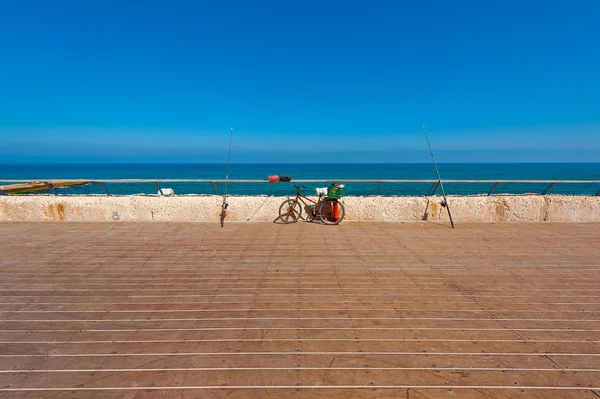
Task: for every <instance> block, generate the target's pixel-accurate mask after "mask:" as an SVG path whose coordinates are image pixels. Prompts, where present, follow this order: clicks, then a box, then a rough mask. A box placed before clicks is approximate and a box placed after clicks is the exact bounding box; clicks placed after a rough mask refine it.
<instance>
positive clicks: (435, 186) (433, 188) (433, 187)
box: [427, 180, 440, 196]
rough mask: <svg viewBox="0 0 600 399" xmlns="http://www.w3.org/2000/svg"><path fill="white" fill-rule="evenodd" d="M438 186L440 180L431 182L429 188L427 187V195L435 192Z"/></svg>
mask: <svg viewBox="0 0 600 399" xmlns="http://www.w3.org/2000/svg"><path fill="white" fill-rule="evenodd" d="M439 187H440V181H439V180H438V181H436V182H435V183H433V184H432V185H431V188H430V189H429V194H427V196H432V195H434V194H435V192H436V191H437V190H438V188H439Z"/></svg>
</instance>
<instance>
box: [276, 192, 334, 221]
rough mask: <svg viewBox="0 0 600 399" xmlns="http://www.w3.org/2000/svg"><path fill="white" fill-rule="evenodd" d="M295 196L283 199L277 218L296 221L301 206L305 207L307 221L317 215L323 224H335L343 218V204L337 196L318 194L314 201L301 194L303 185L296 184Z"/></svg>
mask: <svg viewBox="0 0 600 399" xmlns="http://www.w3.org/2000/svg"><path fill="white" fill-rule="evenodd" d="M294 187H295V188H296V197H295V198H294V199H291V198H290V199H287V200H285V201H284V202H283V203H282V204H281V206H280V207H279V219H280V220H281V221H282V222H283V223H285V224H289V223H296V222H297V221H298V220H299V219H300V218H301V217H302V206H301V205H300V203H302V204H303V205H304V207H305V208H306V209H307V211H308V212H307V213H308V218H307V221H313V220H315V219H316V218H317V217H318V218H319V219H320V220H321V221H322V222H323V223H325V224H328V225H337V224H340V222H341V221H342V220H343V219H344V215H345V213H346V212H345V210H344V205H342V203H341V202H339V201H338V199H337V198H330V197H327V196H324V195H323V194H322V193H321V194H319V198H318V200H317V201H314V200H312V199H310V198H308V197H307V196H305V195H303V194H302V189H304V188H306V187H305V186H297V185H295V184H294Z"/></svg>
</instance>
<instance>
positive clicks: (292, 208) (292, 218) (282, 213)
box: [279, 199, 302, 224]
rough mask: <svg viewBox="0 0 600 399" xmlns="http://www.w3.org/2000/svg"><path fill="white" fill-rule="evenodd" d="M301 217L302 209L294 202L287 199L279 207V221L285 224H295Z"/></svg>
mask: <svg viewBox="0 0 600 399" xmlns="http://www.w3.org/2000/svg"><path fill="white" fill-rule="evenodd" d="M300 215H302V207H301V206H300V203H298V202H296V200H293V199H289V200H286V201H284V202H283V204H281V206H280V207H279V219H280V220H281V221H282V222H283V223H285V224H289V223H296V222H297V221H298V220H299V219H300Z"/></svg>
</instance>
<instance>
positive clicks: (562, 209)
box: [0, 195, 600, 222]
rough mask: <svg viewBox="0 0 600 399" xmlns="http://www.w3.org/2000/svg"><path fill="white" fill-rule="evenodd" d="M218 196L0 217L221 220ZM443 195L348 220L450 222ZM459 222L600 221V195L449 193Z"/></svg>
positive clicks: (263, 207) (249, 201)
mask: <svg viewBox="0 0 600 399" xmlns="http://www.w3.org/2000/svg"><path fill="white" fill-rule="evenodd" d="M285 199H286V198H285V197H229V200H228V201H229V209H228V214H227V218H226V220H227V221H250V222H265V221H273V220H274V219H275V218H277V216H278V211H279V205H280V204H281V203H282V202H283V201H284V200H285ZM221 201H222V198H221V197H219V196H176V197H157V196H145V195H133V196H123V197H105V196H56V197H55V196H51V195H29V196H0V221H52V220H65V221H113V220H114V221H153V220H156V221H186V222H217V221H218V220H219V216H220V212H221ZM440 202H441V198H440V197H430V198H426V197H344V198H343V204H344V207H345V209H346V218H345V220H347V221H352V220H372V221H417V220H423V219H425V218H426V219H427V220H441V221H447V220H448V215H447V213H446V211H445V209H444V208H443V207H442V206H441V205H440ZM448 202H449V204H450V209H451V211H452V216H453V218H454V221H455V222H461V221H462V222H497V221H511V222H517V221H527V222H538V221H568V222H591V221H594V222H600V197H591V196H561V195H546V196H541V195H522V196H506V195H499V196H491V197H487V196H474V197H448Z"/></svg>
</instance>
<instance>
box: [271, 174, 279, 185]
mask: <svg viewBox="0 0 600 399" xmlns="http://www.w3.org/2000/svg"><path fill="white" fill-rule="evenodd" d="M269 181H270V182H271V183H277V182H278V181H279V176H269Z"/></svg>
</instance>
